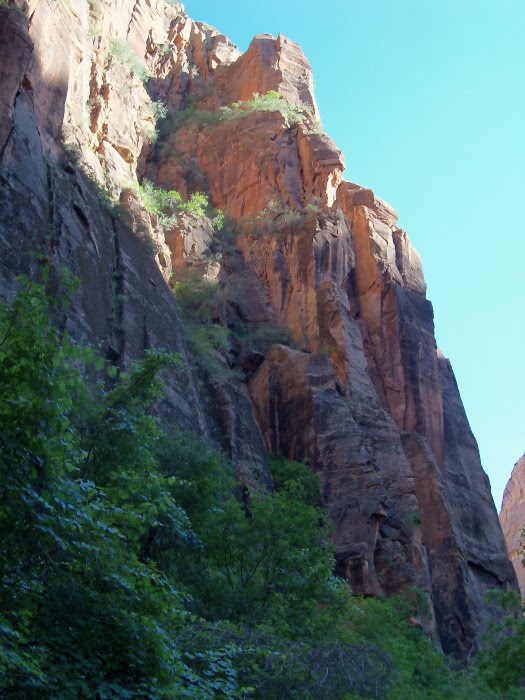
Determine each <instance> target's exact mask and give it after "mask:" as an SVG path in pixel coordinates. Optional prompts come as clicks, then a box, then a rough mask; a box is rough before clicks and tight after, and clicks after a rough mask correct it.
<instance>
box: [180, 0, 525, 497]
mask: <svg viewBox="0 0 525 700" xmlns="http://www.w3.org/2000/svg"><path fill="white" fill-rule="evenodd" d="M185 7H186V10H187V12H188V14H189V15H190V16H191V17H192V18H193V19H197V20H200V21H204V22H207V23H209V24H212V25H214V26H216V27H217V28H218V29H220V30H221V31H222V32H224V33H225V34H226V35H228V36H229V37H230V39H231V40H232V41H233V42H234V43H236V44H237V45H238V46H239V48H241V49H242V50H245V49H246V48H247V47H248V44H249V42H250V40H251V38H252V37H253V36H254V35H255V34H258V33H262V32H269V33H271V34H274V35H277V34H278V33H279V32H282V33H283V34H285V35H286V36H288V37H289V38H291V39H293V40H294V41H296V42H297V43H299V44H300V45H301V47H302V49H303V50H304V52H305V54H306V56H307V57H308V59H309V61H310V63H311V64H312V68H313V71H314V77H315V82H316V97H317V102H318V104H319V109H320V112H321V117H322V120H323V125H324V128H325V130H326V131H327V133H328V134H329V135H330V136H332V138H333V139H334V140H335V141H336V143H337V144H338V146H339V147H340V148H341V149H342V150H343V151H344V154H345V158H346V164H347V169H346V173H345V178H346V179H348V180H351V181H353V182H358V183H359V184H362V185H366V186H367V187H371V188H372V189H374V190H375V191H376V193H377V194H378V195H379V196H380V197H382V198H383V199H386V200H387V201H388V202H389V203H390V204H392V205H393V206H394V208H395V209H396V210H397V212H398V213H399V224H400V226H402V227H403V228H405V229H406V230H407V231H408V233H409V235H410V238H411V240H412V242H413V243H414V245H415V246H416V248H417V249H418V250H419V252H420V253H421V255H422V258H423V264H424V269H425V275H426V279H427V283H428V296H429V298H430V299H431V301H432V302H433V305H434V311H435V317H436V336H437V341H438V344H439V346H440V347H441V349H442V350H443V352H444V353H445V355H447V357H449V358H450V360H451V361H452V364H453V367H454V371H455V373H456V379H457V381H458V384H459V388H460V391H461V395H462V398H463V401H464V403H465V406H466V409H467V414H468V416H469V420H470V423H471V426H472V429H473V431H474V434H475V436H476V438H477V440H478V443H479V446H480V451H481V457H482V462H483V465H484V467H485V469H486V471H487V472H488V474H489V477H490V480H491V483H492V491H493V495H494V499H495V501H496V505H497V506H498V508H499V505H500V502H501V496H502V492H503V489H504V487H505V484H506V481H507V479H508V477H509V475H510V472H511V470H512V467H513V465H514V462H516V461H517V459H518V458H519V457H520V456H521V455H522V454H523V452H524V451H525V428H524V424H525V419H524V413H525V411H524V397H525V274H524V269H525V217H524V211H523V208H524V205H525V197H524V189H525V39H524V36H525V0H498V1H497V2H494V0H395V1H394V0H373V1H369V2H366V1H364V0H335V1H332V2H326V3H320V2H319V1H318V0H317V1H316V2H313V0H303V2H301V3H297V2H291V1H290V0H280V1H278V0H265V2H264V3H261V5H260V6H258V7H256V3H255V2H246V1H245V2H242V1H241V0H233V1H230V2H228V1H223V2H217V1H215V2H211V1H210V0H191V1H190V0H188V1H187V2H186V3H185Z"/></svg>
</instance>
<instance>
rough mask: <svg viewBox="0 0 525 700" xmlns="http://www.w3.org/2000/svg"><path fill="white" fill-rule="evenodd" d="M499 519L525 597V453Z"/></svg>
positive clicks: (505, 498) (522, 595)
mask: <svg viewBox="0 0 525 700" xmlns="http://www.w3.org/2000/svg"><path fill="white" fill-rule="evenodd" d="M499 520H500V523H501V527H502V528H503V534H504V535H505V540H506V542H507V547H508V548H509V556H510V560H511V561H512V563H513V565H514V568H515V570H516V575H517V576H518V581H519V584H520V590H521V597H522V598H525V567H524V566H523V560H524V559H525V552H524V549H525V538H524V537H523V530H524V529H525V455H523V457H521V458H520V459H519V460H518V461H517V462H516V464H515V465H514V469H513V470H512V474H511V477H510V479H509V481H508V484H507V486H506V488H505V492H504V493H503V502H502V504H501V512H500V514H499Z"/></svg>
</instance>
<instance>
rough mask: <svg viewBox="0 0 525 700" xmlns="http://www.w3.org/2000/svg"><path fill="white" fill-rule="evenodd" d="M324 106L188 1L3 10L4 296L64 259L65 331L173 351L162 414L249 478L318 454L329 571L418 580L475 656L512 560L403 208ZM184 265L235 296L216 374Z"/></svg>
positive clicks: (378, 590) (387, 589)
mask: <svg viewBox="0 0 525 700" xmlns="http://www.w3.org/2000/svg"><path fill="white" fill-rule="evenodd" d="M146 75H147V79H146ZM257 95H263V96H264V95H266V96H267V99H266V100H264V99H262V100H261V99H259V102H256V103H253V102H252V101H253V99H254V96H257ZM256 99H257V97H256ZM159 105H162V109H160V110H159ZM159 113H160V114H161V115H162V119H161V120H158V115H159ZM318 118H319V115H318V110H317V105H316V101H315V96H314V92H313V78H312V73H311V70H310V66H309V64H308V61H307V59H306V58H305V56H304V55H303V53H302V51H301V49H300V48H299V47H298V46H297V45H296V44H294V43H293V42H291V41H290V40H288V39H287V38H285V37H284V36H282V35H280V36H278V37H277V38H275V37H273V36H270V35H266V34H264V35H259V36H257V37H256V38H255V39H254V40H253V42H252V43H251V45H250V47H249V49H248V50H247V51H246V53H244V54H241V53H240V52H239V51H238V50H237V49H236V47H235V46H234V45H233V44H232V43H231V42H230V41H229V40H228V39H227V37H226V36H224V35H222V34H220V33H219V32H218V31H217V30H215V29H213V28H211V27H208V26H206V25H204V24H202V23H195V22H193V21H192V20H191V19H190V18H188V17H187V15H186V14H185V12H184V8H183V7H182V5H181V4H180V3H178V4H172V3H166V2H163V0H151V2H146V1H145V0H144V1H143V0H138V2H137V1H135V0H134V1H133V2H131V0H94V1H93V2H91V3H90V4H89V5H88V4H84V3H65V2H64V3H56V2H53V1H52V0H31V2H30V3H29V4H28V5H25V4H24V5H18V6H16V5H15V4H14V3H11V4H8V6H5V5H3V6H0V247H1V251H2V252H1V256H0V290H1V291H2V293H3V294H4V295H9V294H12V293H13V292H14V291H15V290H16V285H17V282H16V276H17V275H19V274H20V273H25V274H29V275H32V276H35V277H37V278H38V275H39V270H40V269H41V266H42V264H43V263H45V264H46V265H47V266H48V267H49V268H50V270H51V273H52V274H51V291H52V293H56V294H59V293H60V292H61V290H63V288H64V283H63V273H62V272H61V270H63V269H64V268H66V269H67V270H69V271H70V272H71V273H72V274H73V275H74V276H75V277H76V278H78V279H79V280H80V286H79V289H78V291H76V292H75V293H74V294H73V295H72V299H71V305H70V307H69V308H68V309H67V310H64V311H63V312H62V313H61V314H59V315H58V317H57V319H56V320H57V322H58V323H60V324H61V325H62V327H63V328H64V329H65V330H67V331H68V332H69V333H71V334H72V335H73V337H75V338H76V339H78V340H79V341H82V342H87V343H90V344H92V345H94V346H96V347H98V348H99V349H100V352H101V353H102V354H103V355H104V357H105V358H106V360H107V361H108V362H109V363H114V364H117V365H119V366H123V367H125V366H127V365H128V364H129V363H130V362H131V361H132V360H133V359H134V358H137V357H140V356H141V355H142V354H143V353H144V352H145V351H146V350H147V349H151V348H158V349H164V350H169V351H175V352H178V353H180V354H181V356H182V357H183V359H184V368H183V369H178V370H173V371H171V372H167V373H166V374H165V376H164V377H163V379H164V385H165V390H166V399H165V401H164V403H163V406H162V409H161V410H162V412H163V415H164V418H165V419H166V421H168V422H171V423H172V424H173V425H175V426H177V428H181V429H184V430H194V431H197V432H199V434H201V435H204V436H207V437H208V438H209V439H210V440H212V441H214V442H215V443H217V444H219V445H220V446H221V447H222V448H223V449H224V450H225V451H226V452H227V454H228V455H229V456H230V457H231V459H232V461H233V462H234V464H235V465H236V468H237V470H238V473H239V475H240V476H241V478H242V480H243V481H244V482H245V483H246V485H247V486H248V487H249V488H263V489H264V488H271V477H270V474H269V471H268V464H267V459H268V455H269V454H272V455H278V456H283V457H286V458H289V459H293V460H306V461H307V463H308V464H309V465H310V466H311V468H312V469H314V470H315V471H316V472H317V473H318V474H319V476H320V480H321V488H322V503H323V505H324V507H325V508H326V509H327V510H328V512H329V513H330V515H331V518H332V520H333V522H334V525H335V532H334V544H335V552H336V562H337V565H336V568H337V573H338V574H340V575H342V576H344V577H346V578H347V579H348V581H349V582H350V585H351V587H352V590H353V591H354V592H355V593H361V594H364V595H382V594H385V595H392V594H397V593H408V592H410V591H411V590H412V589H413V588H414V587H417V588H418V589H419V590H420V591H422V593H423V596H424V597H425V599H426V602H427V603H428V606H427V608H428V609H427V610H426V612H422V615H421V620H420V621H419V624H421V625H422V626H424V627H425V628H426V629H427V630H428V632H429V634H432V635H433V636H434V637H435V638H436V639H437V640H438V641H439V642H440V643H441V645H442V647H443V649H444V650H445V651H447V652H450V653H453V654H455V655H457V656H459V657H467V656H468V655H469V654H470V653H471V652H472V651H473V650H475V649H476V647H477V644H478V640H479V636H480V633H481V632H482V631H483V629H484V627H485V626H486V624H487V614H488V613H487V611H486V608H485V605H484V602H483V596H484V593H485V592H486V591H487V590H488V589H490V588H494V587H500V588H508V587H516V586H517V584H516V576H515V573H514V571H513V569H512V566H511V564H510V562H509V559H508V556H507V549H506V545H505V540H504V538H503V534H502V531H501V527H500V525H499V522H498V517H497V513H496V509H495V506H494V503H493V500H492V497H491V493H490V485H489V482H488V479H487V477H486V475H485V474H484V472H483V469H482V467H481V463H480V459H479V453H478V449H477V444H476V441H475V439H474V437H473V435H472V432H471V430H470V427H469V424H468V420H467V417H466V415H465V412H464V409H463V406H462V403H461V398H460V395H459V391H458V388H457V385H456V381H455V378H454V374H453V371H452V368H451V365H450V363H449V361H448V360H447V359H446V358H444V357H443V356H442V354H441V353H440V352H439V350H438V348H437V346H436V341H435V337H434V324H433V312H432V306H431V304H430V302H429V301H428V300H427V299H426V295H425V292H426V286H425V281H424V277H423V272H422V266H421V260H420V258H419V256H418V254H417V252H416V251H415V250H414V248H413V247H412V245H411V243H410V240H409V238H408V236H407V234H406V232H405V231H404V230H402V229H400V228H399V227H398V226H397V214H396V212H395V211H394V210H393V209H392V207H391V206H390V205H388V204H387V203H385V202H384V201H382V200H381V199H380V198H379V197H378V196H377V195H376V194H375V193H374V192H373V191H372V190H370V189H367V188H364V187H360V186H359V185H356V184H353V183H351V182H346V181H344V180H343V172H344V168H345V164H344V159H343V155H342V154H341V152H340V151H339V149H338V148H337V146H336V145H335V144H334V142H333V141H332V140H331V139H330V138H329V136H327V135H326V134H324V133H323V131H322V128H321V126H320V124H319V121H318ZM156 121H158V124H156ZM144 178H146V179H148V180H150V181H152V182H154V183H155V184H156V185H157V186H160V187H162V188H165V189H167V190H172V189H175V190H177V191H179V192H180V193H181V195H182V196H183V197H184V198H188V197H189V196H191V194H193V193H195V192H196V191H204V192H206V193H207V194H208V195H209V198H210V202H211V204H212V205H213V207H215V208H220V209H221V210H222V211H223V212H224V215H225V217H226V220H225V225H224V228H223V229H222V231H218V230H217V226H215V228H214V226H213V221H212V220H211V219H212V216H211V214H210V216H209V217H205V216H202V215H201V214H197V215H195V214H192V215H181V216H179V217H178V219H177V220H176V221H174V220H171V221H166V220H162V218H161V217H159V215H158V212H157V213H155V212H154V211H151V207H150V208H149V210H148V207H145V206H144V201H143V196H142V195H141V191H140V189H139V187H138V183H139V181H142V180H143V179H144ZM188 275H193V277H192V279H195V276H197V277H199V276H200V277H201V278H202V279H204V280H205V281H206V284H213V285H215V287H216V289H217V290H218V292H220V294H218V295H217V298H218V299H219V300H220V301H216V308H215V310H214V313H213V318H212V321H211V322H212V323H213V325H214V326H221V327H223V328H224V329H225V331H226V332H227V334H228V347H227V348H226V349H224V348H223V349H222V350H216V352H215V354H216V358H215V360H216V362H217V366H218V367H219V368H222V369H223V370H224V371H217V372H216V371H214V372H211V371H208V372H205V373H204V376H202V372H201V376H199V372H198V371H196V370H195V368H194V363H192V361H191V359H192V358H191V357H190V356H189V354H190V353H189V352H188V346H187V343H186V341H185V331H184V324H183V323H182V321H181V316H180V311H179V308H178V306H177V302H176V300H175V297H174V295H173V294H172V291H171V289H170V288H171V287H173V286H174V285H176V284H177V282H179V281H183V280H186V279H188ZM239 327H242V329H243V333H242V334H239V333H238V334H237V335H236V334H235V329H236V328H239ZM284 331H286V333H284ZM261 338H263V339H264V340H263V341H261ZM285 338H287V340H285ZM214 366H215V365H214Z"/></svg>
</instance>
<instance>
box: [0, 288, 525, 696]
mask: <svg viewBox="0 0 525 700" xmlns="http://www.w3.org/2000/svg"><path fill="white" fill-rule="evenodd" d="M186 291H187V293H188V294H189V298H188V299H187V300H186V301H187V303H188V305H189V306H191V305H192V304H196V308H195V309H194V311H195V313H196V315H197V316H199V315H200V314H203V315H204V316H203V317H205V318H206V317H209V314H210V313H211V312H210V309H209V308H208V309H206V305H207V303H208V302H206V300H205V299H204V300H203V299H199V300H197V301H192V294H193V292H194V291H195V290H193V292H191V294H190V291H191V290H186ZM210 303H211V302H210ZM177 362H178V358H177V357H174V356H166V355H164V354H159V353H151V354H149V355H147V356H146V357H145V358H144V359H143V360H142V361H141V362H140V363H138V364H136V365H135V366H133V367H131V368H130V369H129V371H128V372H127V373H122V374H118V373H117V372H116V370H115V369H112V368H105V367H104V362H103V361H101V360H100V359H99V358H97V356H96V354H95V352H94V351H93V350H91V349H89V348H87V349H81V348H79V347H77V346H75V345H74V344H73V343H72V342H71V341H69V340H68V339H67V338H66V337H64V336H63V335H61V334H60V332H59V331H58V330H57V329H56V328H54V326H53V325H52V324H51V323H50V322H49V302H48V300H47V298H46V294H45V292H44V290H43V289H42V287H40V286H37V285H35V284H32V283H30V282H27V281H21V282H20V289H19V291H18V293H17V294H16V296H15V297H14V298H13V300H12V301H11V302H10V303H2V304H0V448H1V452H0V541H1V543H2V546H1V549H0V697H1V698H15V700H26V699H29V700H32V699H33V698H34V699H35V700H41V699H43V700H51V699H53V700H56V699H58V698H60V700H78V699H82V700H83V699H86V700H91V699H92V698H94V699H96V700H108V699H112V700H118V699H124V698H140V699H141V700H144V699H148V698H149V699H151V700H159V699H160V700H164V699H166V700H170V699H178V698H194V699H197V700H204V699H208V698H209V699H212V698H248V697H254V698H260V699H261V700H263V699H264V700H281V699H283V698H296V699H297V700H303V699H305V698H306V699H308V698H311V699H314V698H315V699H318V700H321V699H324V698H330V700H338V699H340V700H351V699H352V698H354V699H355V698H384V699H385V700H386V699H390V700H395V699H401V698H403V700H406V699H409V700H410V699H414V700H419V699H421V698H434V699H440V698H450V699H454V700H456V699H461V698H465V699H467V698H468V699H469V700H472V699H473V698H480V699H487V700H490V699H491V698H494V699H495V698H502V697H505V698H508V699H511V698H514V699H517V698H520V697H521V698H523V692H522V691H521V690H520V689H519V687H518V685H519V682H520V674H521V670H520V669H521V665H520V662H521V660H522V659H523V654H524V651H525V649H524V647H523V620H522V619H519V618H517V617H515V616H513V615H512V614H511V612H512V605H513V602H512V601H510V602H509V601H507V599H506V598H505V599H504V600H503V601H501V602H502V603H503V604H504V606H505V605H507V603H508V606H510V607H509V609H508V614H506V615H505V616H504V617H503V618H502V623H501V625H500V626H499V627H497V628H494V629H493V630H491V631H490V638H491V641H490V644H491V646H490V647H489V648H490V653H489V652H487V653H484V654H482V655H481V656H480V661H479V669H478V668H477V667H473V668H472V669H470V670H468V671H466V670H465V671H454V672H453V671H451V670H450V669H449V668H448V667H447V663H446V660H445V659H444V657H443V656H442V655H441V654H440V653H439V652H438V651H437V649H436V647H435V646H434V645H433V643H432V642H431V641H429V640H428V639H427V638H426V637H425V636H424V635H423V634H422V632H421V631H420V630H418V629H416V628H414V627H413V626H411V625H410V624H409V623H408V622H407V619H408V618H409V617H410V616H411V615H414V614H415V612H417V606H419V605H420V603H419V600H418V596H417V594H411V595H409V596H407V597H406V598H405V599H398V600H390V601H382V600H362V599H356V598H353V597H352V596H351V595H350V592H349V590H348V588H347V585H346V584H345V583H344V582H342V581H339V580H337V579H335V578H334V577H333V576H332V573H331V572H332V567H333V557H332V550H331V546H330V543H329V534H330V528H329V526H328V523H327V521H326V516H325V514H324V513H323V511H322V510H321V509H320V508H319V506H318V504H319V492H318V480H317V477H316V475H314V474H313V473H312V472H311V471H310V470H309V468H308V467H307V466H305V465H304V464H297V463H290V462H287V461H286V460H282V459H279V460H272V464H271V467H272V474H273V480H274V485H275V490H274V491H273V492H272V493H267V494H264V493H256V492H253V491H249V490H248V489H246V488H241V485H240V484H239V483H238V481H237V480H236V478H235V475H234V473H233V469H232V467H231V465H230V464H229V462H228V461H227V460H225V459H224V458H223V457H222V456H221V455H219V454H217V453H216V452H214V451H212V450H211V449H210V448H209V447H207V446H206V445H204V444H203V443H202V442H199V441H198V440H197V439H196V438H195V437H193V436H189V435H180V434H177V433H175V434H170V435H168V434H166V431H165V429H164V428H163V427H162V426H161V425H160V423H159V422H158V420H157V419H156V418H155V416H154V414H153V412H152V407H153V405H154V403H155V402H156V401H157V400H158V398H159V396H160V384H159V381H158V379H157V376H158V373H159V372H161V371H162V369H163V368H165V367H167V366H168V365H173V364H175V365H176V364H177ZM79 368H83V370H84V373H85V370H86V369H87V370H89V373H90V374H91V375H92V376H98V377H99V378H100V380H99V381H98V382H92V383H91V384H88V383H86V381H85V379H84V377H83V374H82V373H81V372H80V369H79ZM508 606H507V607H508Z"/></svg>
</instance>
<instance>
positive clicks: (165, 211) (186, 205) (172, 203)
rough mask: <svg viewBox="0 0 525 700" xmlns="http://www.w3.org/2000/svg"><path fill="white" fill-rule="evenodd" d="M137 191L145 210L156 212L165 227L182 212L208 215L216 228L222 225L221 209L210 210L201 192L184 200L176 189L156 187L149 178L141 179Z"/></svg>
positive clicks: (205, 197) (206, 199) (175, 220)
mask: <svg viewBox="0 0 525 700" xmlns="http://www.w3.org/2000/svg"><path fill="white" fill-rule="evenodd" d="M139 193H140V196H141V198H142V201H143V203H144V206H145V208H146V209H147V211H149V212H150V213H152V214H156V215H157V216H158V217H159V220H160V223H161V225H162V226H163V227H165V228H166V227H169V226H173V225H175V224H176V222H177V216H178V214H179V213H182V212H185V213H187V214H193V215H195V216H210V217H211V218H212V223H213V225H214V226H215V228H216V229H217V230H220V229H221V228H222V226H223V222H224V217H223V214H222V211H221V210H220V209H218V210H216V211H212V210H211V209H210V203H209V200H208V197H207V196H206V195H205V194H203V193H202V192H195V193H194V194H192V195H191V196H190V198H189V200H188V201H187V202H184V201H183V199H182V197H181V195H180V193H179V192H177V191H176V190H164V189H162V188H161V187H156V186H155V185H154V184H153V183H152V182H150V181H149V180H143V182H142V185H140V186H139Z"/></svg>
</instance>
